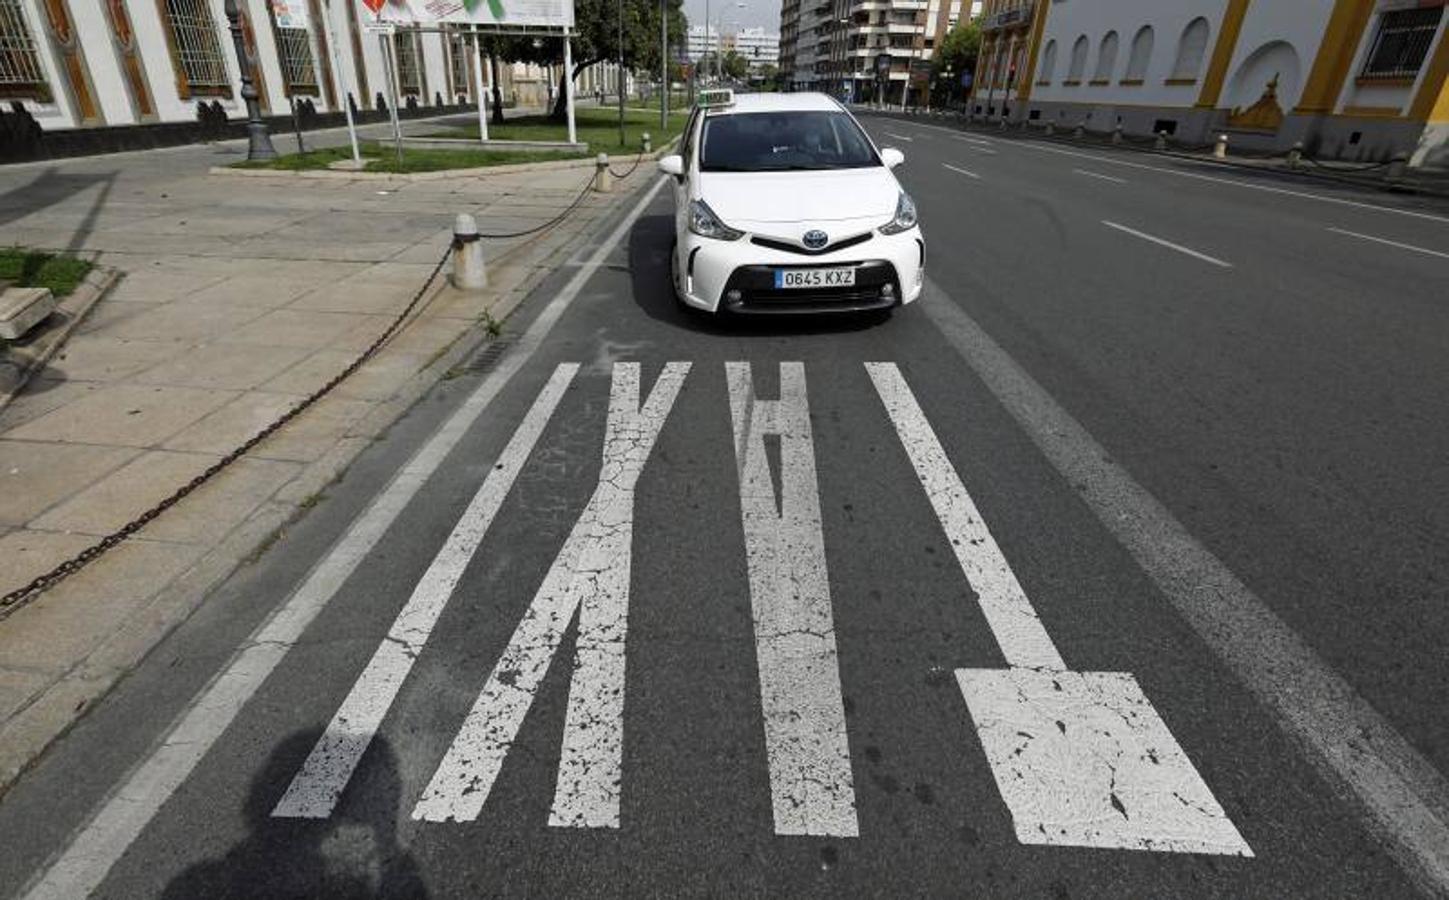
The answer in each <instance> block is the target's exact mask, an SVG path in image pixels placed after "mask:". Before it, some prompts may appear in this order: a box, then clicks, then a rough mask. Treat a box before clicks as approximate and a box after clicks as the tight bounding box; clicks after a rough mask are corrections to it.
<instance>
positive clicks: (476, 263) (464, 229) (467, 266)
mask: <svg viewBox="0 0 1449 900" xmlns="http://www.w3.org/2000/svg"><path fill="white" fill-rule="evenodd" d="M487 286H488V270H487V269H486V268H485V267H484V265H483V241H482V239H481V238H480V237H479V235H478V223H477V221H475V220H474V218H473V217H472V216H471V215H469V214H468V213H458V218H456V219H454V220H453V287H455V288H457V289H458V290H460V291H481V290H483V289H484V288H486V287H487Z"/></svg>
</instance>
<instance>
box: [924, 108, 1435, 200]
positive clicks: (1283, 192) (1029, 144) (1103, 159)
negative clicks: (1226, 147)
mask: <svg viewBox="0 0 1449 900" xmlns="http://www.w3.org/2000/svg"><path fill="white" fill-rule="evenodd" d="M920 127H922V128H927V127H930V126H926V125H922V126H920ZM1015 143H1016V144H1017V145H1018V146H1020V147H1025V148H1026V149H1028V150H1039V151H1041V152H1042V153H1057V154H1060V155H1062V156H1073V157H1076V158H1078V159H1090V160H1092V161H1093V162H1099V163H1103V164H1105V165H1109V166H1122V167H1124V168H1128V169H1140V170H1142V171H1146V172H1159V173H1161V174H1163V175H1175V176H1177V177H1178V178H1191V179H1193V180H1195V181H1206V182H1210V183H1212V184H1228V185H1232V186H1233V187H1240V188H1247V189H1249V190H1254V191H1262V192H1264V193H1268V194H1278V195H1280V196H1284V197H1298V198H1299V199H1302V200H1316V201H1318V202H1320V203H1333V204H1337V205H1339V206H1351V207H1353V208H1355V209H1371V210H1373V211H1374V212H1382V213H1392V214H1394V215H1398V216H1408V217H1410V218H1414V219H1427V220H1429V221H1430V222H1442V223H1444V224H1446V225H1449V218H1446V217H1444V216H1436V215H1433V214H1431V213H1423V212H1415V211H1414V210H1411V209H1397V208H1395V207H1392V206H1379V205H1377V204H1375V203H1364V202H1363V201H1360V200H1345V199H1343V198H1342V197H1327V196H1324V195H1323V194H1310V193H1308V192H1307V191H1294V190H1289V189H1288V188H1278V187H1270V186H1268V185H1266V184H1255V183H1254V182H1251V181H1239V180H1238V179H1236V178H1223V177H1221V176H1218V175H1204V174H1202V173H1200V172H1184V171H1182V170H1180V169H1164V168H1162V167H1161V166H1149V165H1146V164H1145V163H1137V162H1131V161H1129V160H1125V159H1112V158H1111V157H1107V156H1098V155H1097V154H1095V153H1079V152H1077V151H1076V150H1065V149H1063V148H1061V147H1046V146H1043V145H1041V144H1039V143H1036V142H1035V141H1016V142H1015ZM1188 162H1191V163H1192V164H1194V165H1199V166H1211V165H1213V163H1211V162H1208V161H1206V160H1189V161H1188Z"/></svg>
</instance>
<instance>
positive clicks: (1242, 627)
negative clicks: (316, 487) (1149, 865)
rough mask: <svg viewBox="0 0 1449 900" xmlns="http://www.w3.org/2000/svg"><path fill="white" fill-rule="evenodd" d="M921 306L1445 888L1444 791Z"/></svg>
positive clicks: (1218, 649) (1085, 437) (1001, 368)
mask: <svg viewBox="0 0 1449 900" xmlns="http://www.w3.org/2000/svg"><path fill="white" fill-rule="evenodd" d="M926 290H927V293H928V295H929V296H928V297H927V298H926V299H927V301H928V302H927V303H926V305H925V306H924V307H922V308H923V309H924V310H925V311H926V314H927V315H928V316H930V318H931V319H932V321H933V322H935V324H936V326H937V327H938V328H939V329H940V330H941V332H942V334H943V335H944V336H945V337H946V338H947V340H948V341H950V343H951V344H952V345H953V346H955V348H956V350H957V352H958V353H960V354H961V357H962V359H963V360H964V361H965V362H966V364H967V365H968V366H970V368H971V369H972V370H973V371H974V372H975V373H976V375H977V377H979V378H980V379H981V380H982V381H983V382H984V383H985V385H986V387H987V388H988V389H989V390H990V391H991V393H992V394H993V395H995V397H996V398H997V400H998V401H1000V402H1001V404H1002V406H1003V407H1004V408H1005V409H1006V410H1007V412H1008V413H1010V415H1011V416H1012V418H1013V419H1015V420H1016V422H1017V424H1019V425H1020V426H1021V427H1022V429H1023V431H1025V433H1026V434H1027V436H1028V437H1030V438H1031V440H1032V442H1033V443H1034V444H1035V445H1036V446H1037V449H1039V450H1040V451H1041V452H1042V454H1043V455H1044V456H1045V457H1046V458H1047V460H1048V461H1049V462H1051V464H1052V466H1053V467H1054V468H1055V469H1056V470H1057V471H1058V472H1059V473H1060V474H1061V476H1062V477H1063V478H1064V479H1065V481H1066V483H1068V484H1071V485H1074V486H1076V488H1077V490H1078V492H1079V495H1080V497H1081V499H1082V500H1083V502H1084V503H1086V505H1087V506H1088V508H1090V509H1091V510H1092V512H1093V514H1094V515H1096V517H1097V519H1098V520H1099V521H1100V522H1101V523H1102V524H1103V526H1104V527H1105V528H1106V529H1107V530H1108V531H1109V532H1110V533H1111V534H1112V535H1113V536H1114V537H1116V538H1117V540H1118V541H1119V542H1120V543H1121V544H1122V546H1123V547H1124V548H1125V549H1126V550H1127V552H1128V553H1129V554H1131V555H1132V557H1133V559H1135V560H1136V562H1137V564H1138V565H1139V566H1140V567H1141V568H1142V570H1143V572H1144V573H1146V575H1147V576H1148V577H1149V578H1150V579H1151V580H1152V582H1153V583H1154V585H1156V587H1157V588H1158V590H1159V591H1161V592H1162V596H1163V597H1165V598H1166V599H1167V600H1168V602H1170V603H1171V604H1172V606H1173V608H1174V609H1175V610H1176V611H1177V613H1178V615H1180V616H1182V618H1183V620H1184V621H1186V622H1187V623H1188V625H1189V626H1191V627H1192V629H1193V631H1194V632H1195V633H1196V634H1197V636H1198V638H1199V639H1200V640H1202V641H1203V642H1204V643H1205V644H1206V645H1207V646H1208V647H1210V648H1211V649H1212V650H1213V652H1214V653H1216V654H1217V656H1218V657H1219V658H1220V659H1222V660H1223V661H1224V663H1225V664H1226V665H1227V666H1228V667H1229V668H1230V669H1231V670H1232V671H1233V673H1234V674H1235V675H1236V676H1237V677H1238V679H1239V680H1240V681H1241V683H1242V684H1244V685H1245V686H1246V687H1247V688H1248V689H1249V690H1250V691H1252V693H1253V695H1254V697H1255V698H1256V700H1257V701H1258V702H1259V703H1261V704H1262V705H1263V706H1264V708H1265V709H1267V710H1268V711H1270V712H1271V713H1272V714H1273V716H1274V717H1275V718H1276V719H1277V720H1278V722H1279V724H1280V725H1281V726H1282V727H1283V728H1284V730H1285V731H1286V732H1287V733H1288V734H1290V735H1292V736H1293V737H1294V738H1296V739H1297V740H1298V741H1299V742H1300V744H1301V745H1302V746H1303V748H1304V749H1305V751H1307V752H1306V754H1305V755H1306V757H1307V759H1308V760H1309V761H1310V762H1312V763H1313V764H1314V765H1315V767H1316V768H1317V769H1318V770H1319V772H1320V773H1322V774H1323V775H1324V776H1325V778H1326V779H1327V780H1328V781H1329V783H1330V784H1333V785H1336V786H1338V788H1339V789H1340V791H1341V792H1342V793H1343V794H1345V795H1349V796H1348V798H1347V799H1348V800H1349V802H1350V803H1351V804H1352V805H1353V806H1354V807H1355V808H1358V809H1361V810H1363V811H1364V817H1365V818H1366V819H1367V822H1368V825H1369V829H1370V830H1371V831H1372V832H1373V833H1374V834H1375V835H1376V836H1377V837H1378V838H1379V839H1381V840H1382V842H1383V844H1384V845H1385V846H1386V847H1387V848H1388V850H1389V851H1390V853H1391V854H1392V855H1393V857H1394V858H1395V859H1396V860H1397V861H1398V862H1399V864H1400V865H1402V866H1404V868H1405V869H1406V870H1407V871H1408V872H1409V873H1410V874H1411V875H1412V876H1414V878H1415V880H1416V881H1417V882H1418V884H1419V885H1420V886H1421V887H1422V888H1423V889H1424V891H1425V892H1426V893H1428V894H1431V895H1439V894H1444V893H1449V783H1446V781H1445V778H1444V776H1443V775H1442V774H1441V773H1440V772H1439V771H1438V770H1437V769H1436V768H1435V767H1434V766H1433V764H1431V763H1430V762H1429V761H1428V760H1426V759H1425V758H1424V757H1423V756H1422V755H1421V754H1420V753H1419V752H1418V751H1417V750H1416V749H1414V747H1413V746H1412V745H1410V744H1409V742H1408V741H1406V740H1405V739H1404V737H1403V736H1402V735H1401V734H1399V733H1398V731H1396V730H1395V729H1394V727H1393V726H1392V725H1391V724H1389V722H1388V721H1387V720H1386V719H1384V717H1383V716H1382V715H1380V714H1379V712H1378V711H1377V710H1376V709H1374V708H1373V707H1372V706H1371V705H1369V703H1368V702H1367V701H1366V700H1364V699H1363V697H1361V696H1360V695H1359V694H1358V693H1357V692H1356V691H1355V690H1354V689H1353V687H1352V686H1351V685H1349V684H1348V683H1347V682H1346V681H1344V680H1343V679H1342V678H1341V677H1340V676H1339V675H1338V674H1337V673H1335V672H1334V671H1333V670H1332V669H1331V668H1330V667H1329V666H1328V664H1327V663H1325V662H1324V661H1323V660H1322V659H1321V658H1320V657H1319V656H1318V654H1317V653H1315V652H1314V651H1313V649H1312V648H1311V647H1309V646H1308V645H1307V644H1306V643H1304V642H1303V640H1302V638H1300V637H1299V636H1298V635H1297V633H1296V632H1294V631H1293V629H1292V628H1290V627H1289V626H1288V625H1287V624H1285V623H1284V622H1283V620H1282V619H1280V618H1279V617H1278V616H1277V614H1275V613H1274V612H1273V611H1272V610H1270V609H1269V608H1268V607H1267V605H1266V604H1264V603H1263V601H1262V600H1261V599H1260V598H1259V597H1258V596H1257V595H1256V594H1254V593H1253V591H1252V589H1251V588H1249V587H1248V586H1247V585H1245V584H1244V583H1243V582H1242V581H1241V580H1240V579H1239V578H1238V577H1237V576H1236V575H1234V574H1233V573H1232V571H1231V570H1229V569H1228V567H1227V566H1226V565H1225V564H1224V563H1223V562H1222V560H1220V559H1218V558H1217V557H1216V556H1215V555H1214V554H1213V553H1212V551H1211V550H1209V549H1208V548H1207V547H1205V546H1204V545H1203V544H1202V543H1201V542H1199V541H1198V540H1197V538H1195V537H1194V536H1193V535H1192V534H1191V533H1190V532H1188V530H1187V528H1186V527H1185V526H1183V524H1182V523H1181V522H1180V521H1178V519H1177V518H1176V517H1175V516H1174V515H1173V514H1172V512H1171V511H1170V510H1168V509H1167V507H1165V506H1163V505H1162V503H1161V501H1159V500H1158V499H1157V498H1156V497H1155V496H1153V495H1152V494H1151V493H1149V492H1148V491H1147V489H1146V488H1144V487H1143V486H1142V485H1141V484H1139V483H1138V482H1137V481H1136V480H1135V479H1133V478H1132V476H1131V475H1130V474H1129V473H1128V472H1127V471H1126V470H1124V469H1122V468H1121V467H1120V466H1119V465H1118V464H1117V463H1116V462H1114V461H1113V458H1112V456H1111V455H1110V454H1109V453H1108V452H1107V450H1106V448H1104V447H1103V446H1102V445H1101V444H1100V443H1098V442H1097V440H1096V439H1095V438H1094V437H1092V435H1091V434H1089V433H1088V432H1087V430H1086V429H1085V428H1083V427H1082V425H1081V423H1079V422H1078V421H1077V420H1076V419H1075V418H1073V417H1072V415H1071V414H1070V413H1068V412H1067V411H1066V410H1065V409H1063V408H1062V407H1061V406H1060V405H1059V404H1058V403H1057V402H1056V400H1054V399H1053V398H1052V397H1051V395H1050V394H1048V393H1047V392H1046V390H1045V389H1043V388H1042V386H1041V385H1040V384H1038V383H1037V382H1036V380H1035V379H1033V378H1032V377H1031V375H1029V374H1028V373H1027V372H1026V371H1025V370H1024V369H1022V368H1021V366H1020V365H1018V364H1017V362H1016V361H1015V360H1014V359H1012V358H1011V356H1010V355H1009V354H1007V352H1006V351H1005V350H1003V349H1002V348H1001V346H1000V345H998V344H997V343H996V342H995V341H994V340H992V338H991V336H990V335H988V334H986V332H985V331H983V330H982V328H981V326H980V325H978V324H977V323H976V321H975V320H974V319H973V318H971V316H970V315H969V314H968V313H967V312H966V311H965V310H964V309H962V308H961V307H960V306H959V305H958V304H956V303H955V302H954V301H953V300H952V299H951V298H950V297H949V296H947V295H946V294H945V293H943V292H942V291H941V289H940V288H939V287H938V286H937V285H936V284H935V283H934V282H932V281H931V280H930V279H927V281H926Z"/></svg>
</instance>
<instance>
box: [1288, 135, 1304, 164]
mask: <svg viewBox="0 0 1449 900" xmlns="http://www.w3.org/2000/svg"><path fill="white" fill-rule="evenodd" d="M1301 165H1303V142H1302V141H1294V142H1293V146H1292V148H1291V149H1289V151H1288V168H1290V169H1296V168H1298V167H1299V166H1301Z"/></svg>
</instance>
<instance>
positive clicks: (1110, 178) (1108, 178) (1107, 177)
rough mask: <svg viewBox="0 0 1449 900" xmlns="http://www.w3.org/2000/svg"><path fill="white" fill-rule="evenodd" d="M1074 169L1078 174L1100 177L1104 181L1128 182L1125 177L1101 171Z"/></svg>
mask: <svg viewBox="0 0 1449 900" xmlns="http://www.w3.org/2000/svg"><path fill="white" fill-rule="evenodd" d="M1072 171H1073V172H1076V173H1077V174H1078V175H1085V176H1087V177H1088V178H1100V179H1101V180H1103V181H1110V182H1112V183H1113V184H1126V183H1127V179H1125V178H1117V177H1116V176H1113V175H1103V174H1102V173H1101V172H1089V171H1087V170H1086V169H1073V170H1072Z"/></svg>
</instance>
